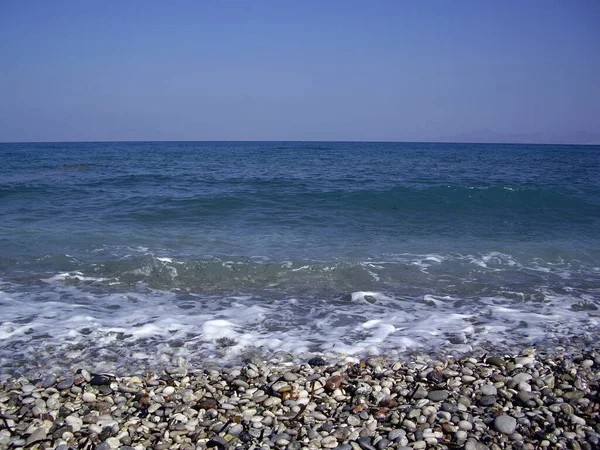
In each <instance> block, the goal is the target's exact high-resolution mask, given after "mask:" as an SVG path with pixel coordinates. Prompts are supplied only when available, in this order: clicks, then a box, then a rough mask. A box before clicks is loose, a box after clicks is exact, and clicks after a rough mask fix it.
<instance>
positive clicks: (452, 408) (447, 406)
mask: <svg viewBox="0 0 600 450" xmlns="http://www.w3.org/2000/svg"><path fill="white" fill-rule="evenodd" d="M440 409H441V410H442V411H445V412H449V413H455V412H456V411H458V406H456V405H455V404H453V403H448V402H444V403H442V406H441V408H440Z"/></svg>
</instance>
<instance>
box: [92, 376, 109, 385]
mask: <svg viewBox="0 0 600 450" xmlns="http://www.w3.org/2000/svg"><path fill="white" fill-rule="evenodd" d="M90 384H91V385H92V386H108V385H110V378H109V377H106V376H104V375H92V376H91V378H90Z"/></svg>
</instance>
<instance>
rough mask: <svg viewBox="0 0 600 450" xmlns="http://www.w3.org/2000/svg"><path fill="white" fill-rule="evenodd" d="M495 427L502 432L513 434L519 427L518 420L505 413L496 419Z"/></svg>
mask: <svg viewBox="0 0 600 450" xmlns="http://www.w3.org/2000/svg"><path fill="white" fill-rule="evenodd" d="M494 428H495V429H496V431H498V432H499V433H502V434H507V435H508V434H513V433H514V432H515V430H516V429H517V420H516V419H515V418H514V417H511V416H508V415H506V414H503V415H501V416H498V417H496V418H495V419H494Z"/></svg>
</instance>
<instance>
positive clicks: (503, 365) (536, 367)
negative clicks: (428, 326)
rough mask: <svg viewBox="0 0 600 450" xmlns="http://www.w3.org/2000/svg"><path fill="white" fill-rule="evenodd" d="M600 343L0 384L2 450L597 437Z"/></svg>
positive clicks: (522, 442) (566, 443)
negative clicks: (593, 347)
mask: <svg viewBox="0 0 600 450" xmlns="http://www.w3.org/2000/svg"><path fill="white" fill-rule="evenodd" d="M599 384H600V353H599V352H598V351H589V350H586V351H579V352H569V353H566V352H561V349H560V348H559V349H557V350H556V351H555V352H553V353H542V352H536V350H535V349H533V348H528V349H526V350H524V351H522V352H521V353H520V354H518V355H501V354H500V355H491V354H486V355H479V356H477V357H475V356H472V357H464V358H454V359H432V358H427V357H424V356H415V357H414V358H412V359H411V360H407V361H403V362H392V361H386V360H385V359H382V358H367V359H364V360H360V361H343V360H328V359H325V358H322V357H318V356H317V357H313V358H310V359H308V360H307V361H305V362H302V363H281V362H279V363H275V362H273V363H268V362H260V361H254V362H252V363H245V364H241V365H239V366H236V367H227V368H220V369H204V370H201V369H196V368H194V369H191V368H187V367H186V366H185V365H180V366H172V367H166V368H165V369H164V370H163V371H160V372H156V373H144V374H137V375H131V376H120V377H119V376H114V375H111V374H99V373H90V372H88V371H86V370H78V371H77V372H76V373H72V374H67V375H61V376H56V375H44V376H40V377H33V376H31V375H28V376H27V377H25V376H19V375H12V376H10V378H7V377H5V378H3V379H2V383H1V384H0V414H1V420H0V448H2V449H21V448H22V449H58V450H67V449H98V450H109V449H122V450H130V449H136V450H141V449H157V450H166V449H186V450H192V449H203V448H216V449H266V448H276V449H289V450H300V449H322V448H325V449H329V448H334V449H339V450H380V449H385V448H390V449H455V448H465V449H469V450H485V449H492V450H497V449H506V448H515V449H532V450H533V449H546V448H547V449H554V448H556V449H559V448H564V449H596V448H600V394H599Z"/></svg>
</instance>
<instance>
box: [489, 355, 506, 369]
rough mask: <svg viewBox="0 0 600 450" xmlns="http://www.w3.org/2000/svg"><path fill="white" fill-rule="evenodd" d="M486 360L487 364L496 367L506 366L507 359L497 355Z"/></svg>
mask: <svg viewBox="0 0 600 450" xmlns="http://www.w3.org/2000/svg"><path fill="white" fill-rule="evenodd" d="M485 362H486V364H489V365H491V366H496V367H504V366H505V365H506V361H504V360H503V359H502V358H498V357H497V356H490V357H489V358H488V359H486V360H485Z"/></svg>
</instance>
